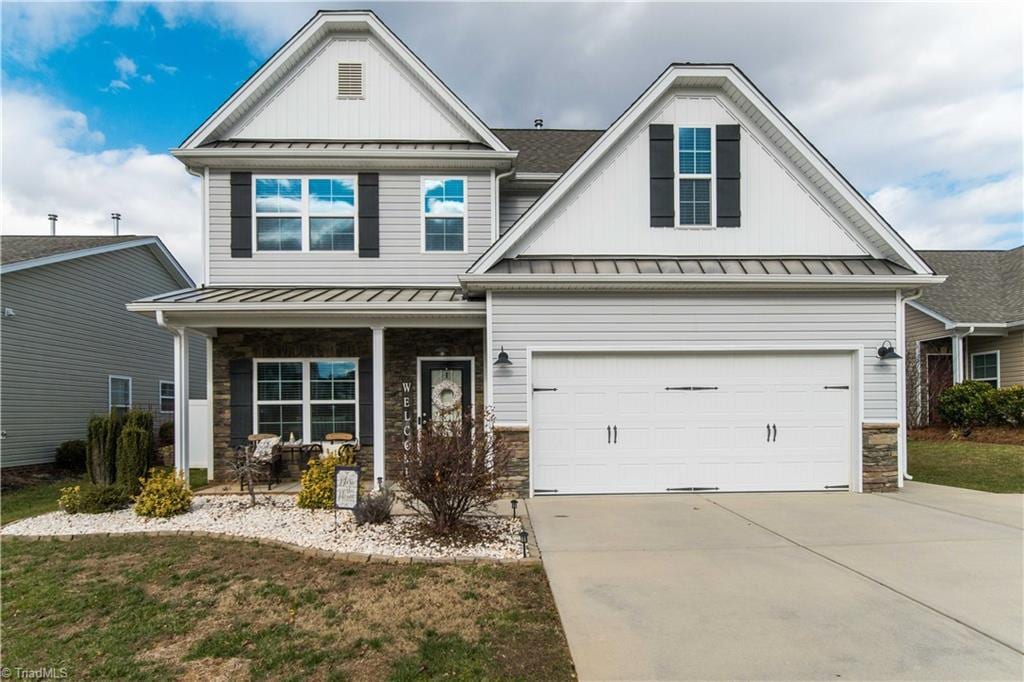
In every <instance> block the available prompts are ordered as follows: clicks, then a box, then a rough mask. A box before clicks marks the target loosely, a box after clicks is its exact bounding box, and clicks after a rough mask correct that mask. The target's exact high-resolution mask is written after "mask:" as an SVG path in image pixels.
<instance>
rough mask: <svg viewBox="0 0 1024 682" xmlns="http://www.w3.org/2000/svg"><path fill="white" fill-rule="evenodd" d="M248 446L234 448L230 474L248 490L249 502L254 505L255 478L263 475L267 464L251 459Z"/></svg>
mask: <svg viewBox="0 0 1024 682" xmlns="http://www.w3.org/2000/svg"><path fill="white" fill-rule="evenodd" d="M252 454H253V453H252V452H251V451H250V448H244V447H240V448H238V449H236V450H235V459H234V460H233V461H232V462H230V463H229V466H230V467H231V475H232V478H234V479H235V480H236V481H238V482H239V483H240V484H242V485H243V486H244V487H245V488H246V489H247V490H248V491H249V503H250V504H251V506H253V507H255V506H256V479H258V478H259V477H260V476H262V475H263V473H264V471H265V470H266V467H267V465H266V464H265V463H264V462H259V461H257V460H255V459H253V456H252Z"/></svg>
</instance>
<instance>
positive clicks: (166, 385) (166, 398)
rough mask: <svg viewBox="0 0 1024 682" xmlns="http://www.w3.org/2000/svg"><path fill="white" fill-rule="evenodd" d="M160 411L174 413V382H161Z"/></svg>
mask: <svg viewBox="0 0 1024 682" xmlns="http://www.w3.org/2000/svg"><path fill="white" fill-rule="evenodd" d="M160 411H161V412H174V382H173V381H161V382H160Z"/></svg>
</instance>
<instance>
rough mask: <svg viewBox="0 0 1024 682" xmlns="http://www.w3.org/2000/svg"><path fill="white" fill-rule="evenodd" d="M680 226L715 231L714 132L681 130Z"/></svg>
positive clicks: (679, 134)
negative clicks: (713, 212) (713, 209)
mask: <svg viewBox="0 0 1024 682" xmlns="http://www.w3.org/2000/svg"><path fill="white" fill-rule="evenodd" d="M678 145H679V147H678V149H679V225H680V226H687V227H711V225H712V222H711V216H712V208H713V205H712V191H711V189H712V188H711V180H712V177H713V175H712V174H713V172H714V170H713V168H714V163H713V159H712V154H711V149H712V134H711V128H710V127H707V128H679V129H678Z"/></svg>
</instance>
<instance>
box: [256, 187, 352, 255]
mask: <svg viewBox="0 0 1024 682" xmlns="http://www.w3.org/2000/svg"><path fill="white" fill-rule="evenodd" d="M254 184H255V192H254V196H255V202H254V203H255V206H254V208H255V221H256V250H257V251H355V249H356V178H355V176H331V177H306V176H292V177H257V178H255V180H254Z"/></svg>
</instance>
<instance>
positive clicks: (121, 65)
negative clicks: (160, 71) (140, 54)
mask: <svg viewBox="0 0 1024 682" xmlns="http://www.w3.org/2000/svg"><path fill="white" fill-rule="evenodd" d="M114 68H115V69H117V75H118V76H120V77H121V80H123V81H126V80H128V79H129V78H134V77H135V76H136V75H138V73H139V67H138V66H137V65H136V64H135V60H133V59H131V58H129V57H125V56H124V55H121V56H120V57H118V58H117V59H115V60H114Z"/></svg>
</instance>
